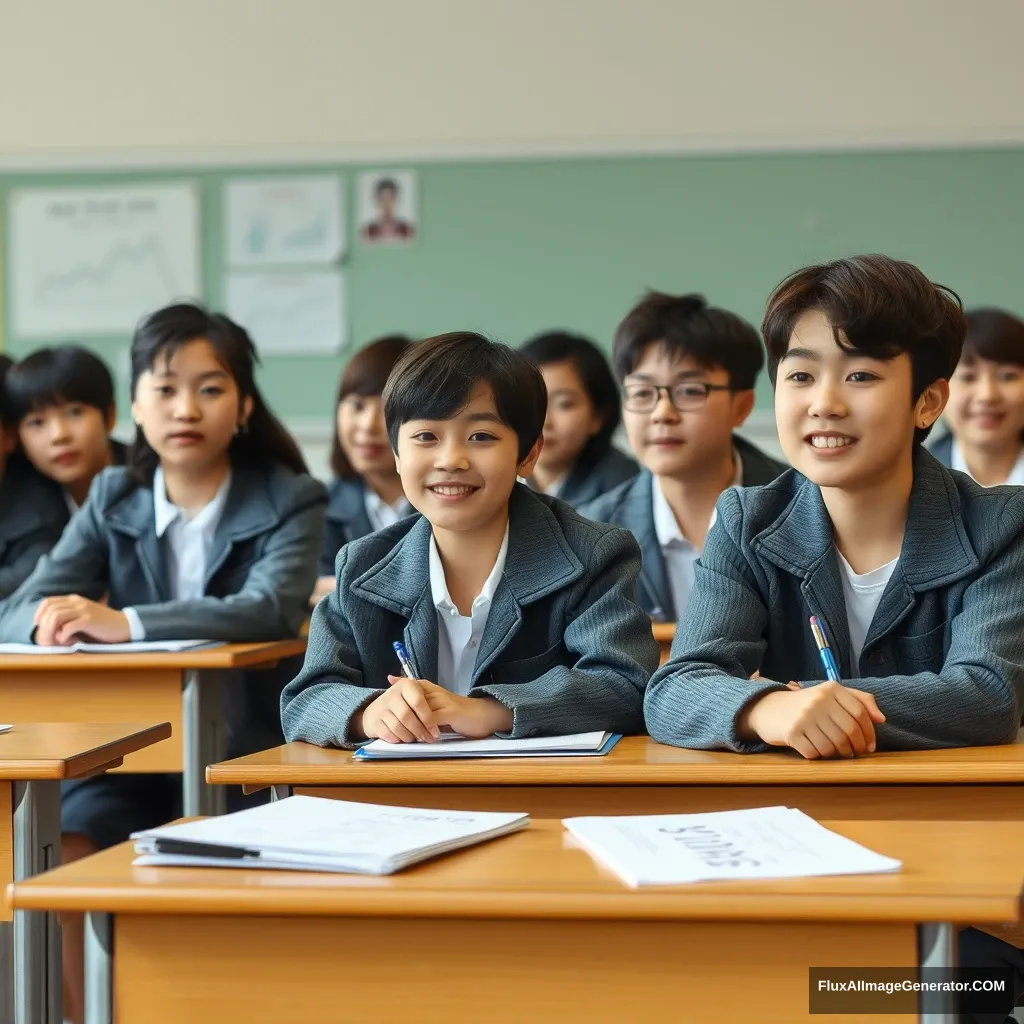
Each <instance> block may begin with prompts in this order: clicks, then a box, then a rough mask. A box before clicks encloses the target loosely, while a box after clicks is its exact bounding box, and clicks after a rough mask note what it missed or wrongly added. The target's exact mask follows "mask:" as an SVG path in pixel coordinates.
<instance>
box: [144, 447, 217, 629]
mask: <svg viewBox="0 0 1024 1024" xmlns="http://www.w3.org/2000/svg"><path fill="white" fill-rule="evenodd" d="M230 489H231V473H230V472H229V473H228V475H227V476H226V477H225V478H224V482H223V483H222V484H221V485H220V487H219V488H218V490H217V493H216V494H215V495H214V496H213V498H212V499H211V501H210V502H209V503H208V504H207V505H204V506H203V507H202V508H201V509H200V510H199V511H198V512H197V513H196V514H195V515H194V516H193V517H192V518H191V519H189V516H188V513H187V512H186V511H185V510H184V509H183V508H179V507H178V506H177V505H173V504H171V500H170V498H168V497H167V488H166V486H165V485H164V474H163V470H161V469H160V468H159V467H158V468H157V471H156V472H155V473H154V474H153V519H154V526H155V528H156V535H157V537H165V536H166V538H167V539H166V545H165V551H166V556H167V574H168V581H169V583H170V590H171V600H172V601H194V600H196V599H197V598H200V597H202V596H203V595H204V593H205V590H206V566H207V564H208V563H209V560H210V551H211V549H212V547H213V535H214V533H215V532H216V530H217V524H218V523H219V522H220V517H221V515H222V514H223V513H224V505H225V504H226V503H227V500H228V491H229V490H230ZM124 614H125V616H126V618H127V619H128V628H129V629H130V630H131V638H132V639H133V640H145V639H146V630H145V628H144V627H143V625H142V620H141V619H140V618H139V613H138V612H137V611H136V610H135V609H134V608H125V609H124Z"/></svg>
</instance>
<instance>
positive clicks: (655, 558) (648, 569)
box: [621, 469, 676, 622]
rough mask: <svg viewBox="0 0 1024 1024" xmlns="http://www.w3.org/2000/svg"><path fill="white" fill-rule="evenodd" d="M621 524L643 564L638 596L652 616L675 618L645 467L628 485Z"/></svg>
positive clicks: (651, 486) (650, 480)
mask: <svg viewBox="0 0 1024 1024" xmlns="http://www.w3.org/2000/svg"><path fill="white" fill-rule="evenodd" d="M621 519H622V525H623V526H624V527H625V528H626V529H627V530H629V531H630V533H632V534H633V536H634V537H636V540H637V543H638V544H639V545H640V552H641V555H642V564H641V567H640V578H639V579H638V580H637V591H638V592H639V593H638V595H637V596H638V597H640V603H641V604H643V605H645V606H646V607H647V608H648V609H649V611H650V614H651V616H652V618H656V619H659V620H661V621H663V622H674V621H675V620H676V607H675V602H674V601H673V600H672V588H671V587H670V586H669V582H668V570H667V569H666V568H665V556H664V555H663V554H662V551H661V544H659V543H658V534H657V531H656V530H655V528H654V477H653V476H651V474H650V472H649V471H648V470H646V469H645V470H644V471H643V472H642V473H640V475H639V476H638V477H637V478H636V480H635V481H634V482H633V485H632V486H631V487H630V488H629V493H628V495H627V496H626V498H625V501H624V502H623V504H622V512H621Z"/></svg>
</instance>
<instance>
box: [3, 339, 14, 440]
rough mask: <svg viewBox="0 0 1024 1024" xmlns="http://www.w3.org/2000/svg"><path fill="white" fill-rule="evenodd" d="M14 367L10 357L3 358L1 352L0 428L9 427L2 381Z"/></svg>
mask: <svg viewBox="0 0 1024 1024" xmlns="http://www.w3.org/2000/svg"><path fill="white" fill-rule="evenodd" d="M13 365H14V360H13V359H12V358H11V357H10V356H5V355H4V354H3V352H0V427H5V426H9V421H8V419H7V395H6V392H5V391H4V380H5V379H6V377H7V371H8V370H9V369H10V368H11V367H12V366H13Z"/></svg>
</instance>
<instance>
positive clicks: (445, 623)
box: [429, 525, 508, 697]
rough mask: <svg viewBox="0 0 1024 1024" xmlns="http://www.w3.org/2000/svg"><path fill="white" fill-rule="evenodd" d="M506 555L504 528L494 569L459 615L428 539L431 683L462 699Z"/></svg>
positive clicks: (469, 682) (503, 568) (431, 539)
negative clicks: (433, 619) (433, 655)
mask: <svg viewBox="0 0 1024 1024" xmlns="http://www.w3.org/2000/svg"><path fill="white" fill-rule="evenodd" d="M507 553H508V526H507V525H506V526H505V537H504V539H503V540H502V542H501V547H500V548H499V549H498V557H497V559H496V560H495V562H494V568H493V569H491V573H490V575H489V576H488V577H487V579H486V580H485V581H484V585H483V589H482V590H481V591H480V593H479V594H477V596H476V597H475V598H473V606H472V609H471V611H470V614H469V615H461V614H460V613H459V609H458V608H456V607H455V604H454V603H453V601H452V599H451V595H450V594H449V593H448V582H447V580H445V577H444V566H443V565H442V564H441V555H440V554H439V553H438V550H437V545H436V544H435V543H434V536H433V534H431V536H430V555H429V562H430V595H431V597H432V598H433V599H434V607H435V608H436V609H437V623H438V628H437V640H438V643H437V679H435V680H434V682H436V683H437V685H438V686H443V687H444V688H445V689H446V690H450V691H451V692H452V693H457V694H459V695H460V696H462V697H466V696H468V695H469V691H470V690H471V689H472V688H473V669H474V668H475V667H476V653H477V651H478V650H479V649H480V640H481V638H482V637H483V635H484V629H486V628H487V617H488V616H489V615H490V613H491V601H492V600H493V598H494V592H495V591H496V590H497V589H498V583H499V582H500V581H501V574H502V573H503V572H504V571H505V555H506V554H507Z"/></svg>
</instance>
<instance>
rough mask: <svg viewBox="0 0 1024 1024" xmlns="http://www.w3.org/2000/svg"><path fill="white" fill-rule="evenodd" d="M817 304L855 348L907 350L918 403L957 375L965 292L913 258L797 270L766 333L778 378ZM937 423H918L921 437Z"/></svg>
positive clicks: (886, 352)
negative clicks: (930, 274)
mask: <svg viewBox="0 0 1024 1024" xmlns="http://www.w3.org/2000/svg"><path fill="white" fill-rule="evenodd" d="M810 310H818V311H819V312H821V313H823V314H824V315H825V317H826V319H827V320H828V322H829V323H830V324H831V325H832V334H833V337H834V338H835V340H836V344H837V345H838V346H839V347H840V348H842V349H845V350H846V351H848V352H860V353H863V354H864V355H865V356H868V357H869V358H872V359H895V358H896V357H897V356H899V355H902V354H903V353H904V352H906V353H907V354H908V355H909V356H910V362H911V366H912V377H911V390H912V392H913V394H912V401H913V402H916V401H917V400H918V399H919V398H920V397H921V395H922V394H923V393H924V391H925V389H926V388H927V387H929V386H930V385H932V384H934V383H935V381H937V380H949V378H950V377H951V376H952V375H953V371H954V370H955V369H956V364H957V363H958V362H959V361H960V353H961V350H962V349H963V343H964V335H965V334H966V332H967V322H966V320H965V319H964V312H963V303H961V301H960V296H959V295H957V294H956V292H954V291H952V290H951V289H950V288H947V287H946V286H945V285H941V284H934V283H933V282H931V281H929V280H928V278H927V276H926V275H925V274H924V273H922V271H920V270H919V269H918V268H917V267H915V266H914V265H913V264H912V263H907V262H905V261H904V260H895V259H892V257H890V256H881V255H878V254H873V255H868V256H849V257H846V258H845V259H841V260H833V261H832V262H830V263H819V264H816V265H814V266H811V267H805V268H804V269H803V270H798V271H796V273H794V274H790V276H789V277H787V278H786V279H785V280H784V281H783V282H782V283H781V284H780V285H778V286H777V287H776V289H775V290H774V291H773V292H772V294H771V296H770V297H769V299H768V305H767V307H766V308H765V313H764V320H763V322H762V324H761V332H762V334H764V341H765V345H766V346H767V348H768V375H769V377H770V378H771V382H772V384H773V385H774V384H775V378H776V374H777V372H778V369H779V362H780V360H781V359H782V357H783V356H784V355H785V354H786V351H787V350H788V348H789V339H790V337H791V336H792V334H793V327H794V325H795V324H796V321H797V320H798V319H799V318H800V317H801V316H802V315H803V314H804V313H807V312H809V311H810ZM930 430H931V427H927V428H921V427H918V428H917V430H916V431H915V434H914V441H915V443H917V444H919V443H920V442H921V441H923V440H924V439H925V438H926V437H927V436H928V433H929V431H930Z"/></svg>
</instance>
